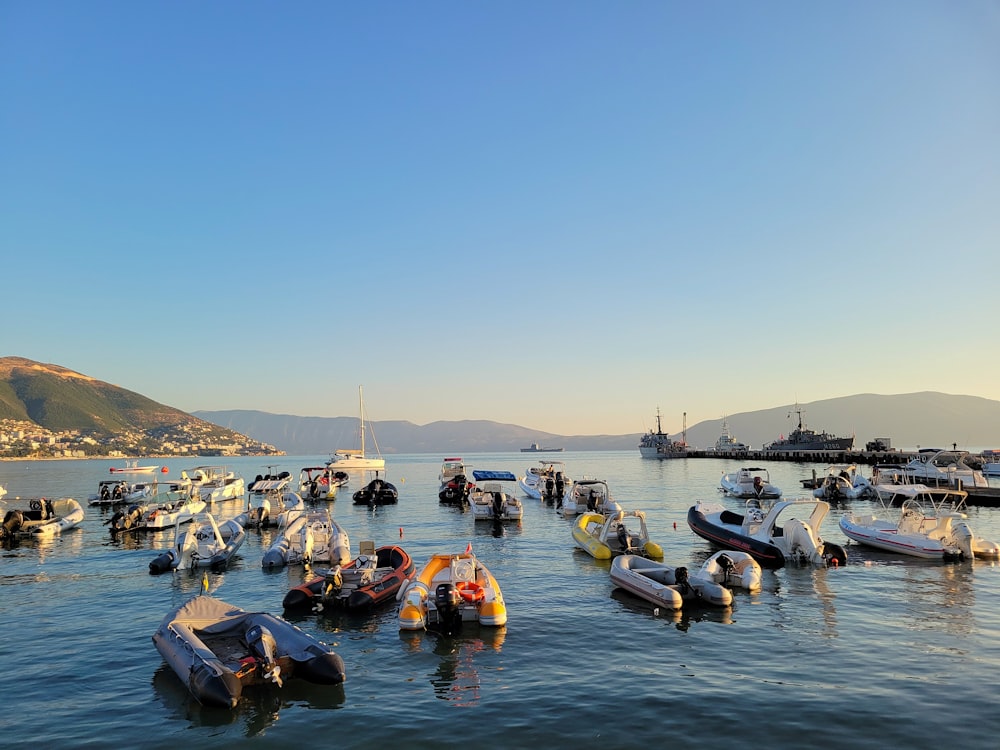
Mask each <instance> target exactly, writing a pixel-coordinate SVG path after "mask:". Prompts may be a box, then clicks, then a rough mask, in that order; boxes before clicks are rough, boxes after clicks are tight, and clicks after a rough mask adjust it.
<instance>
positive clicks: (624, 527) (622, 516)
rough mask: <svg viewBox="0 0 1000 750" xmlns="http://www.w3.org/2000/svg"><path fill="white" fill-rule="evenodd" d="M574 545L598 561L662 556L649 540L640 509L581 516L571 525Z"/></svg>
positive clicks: (619, 509)
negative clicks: (629, 556)
mask: <svg viewBox="0 0 1000 750" xmlns="http://www.w3.org/2000/svg"><path fill="white" fill-rule="evenodd" d="M573 541H574V542H575V543H576V546H577V547H579V548H580V549H582V550H584V551H585V552H587V553H588V554H590V555H591V556H592V557H594V558H596V559H598V560H610V559H611V558H612V557H614V556H615V555H635V554H637V555H642V556H643V557H650V558H654V559H661V558H662V557H663V548H662V547H661V546H660V545H659V544H657V543H656V542H652V541H650V539H649V532H648V531H647V530H646V514H645V513H643V512H642V511H641V510H622V509H621V508H620V507H619V508H618V509H617V510H615V511H614V512H612V513H608V514H606V515H603V514H601V513H583V514H582V515H579V516H577V518H576V523H575V524H574V526H573Z"/></svg>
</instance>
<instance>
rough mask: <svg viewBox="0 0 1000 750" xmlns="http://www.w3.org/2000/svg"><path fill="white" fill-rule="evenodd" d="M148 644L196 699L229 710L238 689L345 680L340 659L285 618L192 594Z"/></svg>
mask: <svg viewBox="0 0 1000 750" xmlns="http://www.w3.org/2000/svg"><path fill="white" fill-rule="evenodd" d="M153 643H154V644H155V646H156V650H157V651H159V652H160V655H161V656H162V657H163V660H164V661H165V662H166V663H167V664H168V665H169V666H170V668H171V669H173V671H174V673H175V674H176V675H177V677H178V678H179V679H180V681H181V682H182V683H184V685H186V686H187V688H188V690H190V691H191V695H193V696H194V697H195V698H196V699H197V700H198V702H199V703H202V704H204V705H206V706H221V707H223V708H234V707H235V706H236V704H237V703H238V702H239V699H240V695H241V694H242V692H243V688H244V687H247V686H248V685H259V684H265V685H266V684H273V685H276V686H278V687H281V685H282V684H283V683H284V681H285V680H288V679H302V680H305V681H307V682H312V683H316V684H319V685H339V684H341V683H343V682H344V679H345V675H344V661H343V659H341V658H340V656H338V655H337V654H336V653H334V652H333V650H332V649H331V648H330V647H329V646H327V645H326V644H324V643H322V642H321V641H318V640H316V639H315V638H313V637H312V636H310V635H307V634H306V633H304V632H303V631H301V630H299V628H297V627H295V626H294V625H292V624H291V623H289V622H286V621H285V620H283V619H281V618H280V617H275V616H274V615H270V614H267V613H265V612H246V611H244V610H242V609H240V608H239V607H234V606H233V605H232V604H227V603H226V602H223V601H221V600H219V599H215V598H213V597H210V596H196V597H195V598H194V599H191V600H190V601H188V602H187V603H186V604H183V605H181V606H180V607H178V608H177V609H175V610H174V611H172V612H171V613H170V614H168V615H167V616H166V617H165V618H164V619H163V622H162V623H161V624H160V627H159V628H158V629H157V631H156V632H155V633H154V634H153Z"/></svg>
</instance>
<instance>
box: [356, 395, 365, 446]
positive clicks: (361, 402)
mask: <svg viewBox="0 0 1000 750" xmlns="http://www.w3.org/2000/svg"><path fill="white" fill-rule="evenodd" d="M358 422H359V424H360V427H361V457H362V458H364V457H365V397H364V395H363V394H362V392H361V386H360V385H359V386H358Z"/></svg>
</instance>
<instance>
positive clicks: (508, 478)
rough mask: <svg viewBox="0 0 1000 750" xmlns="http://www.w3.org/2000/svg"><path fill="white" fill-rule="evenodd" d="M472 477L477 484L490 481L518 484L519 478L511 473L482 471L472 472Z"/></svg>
mask: <svg viewBox="0 0 1000 750" xmlns="http://www.w3.org/2000/svg"><path fill="white" fill-rule="evenodd" d="M472 477H473V479H475V480H476V481H477V482H488V481H490V480H493V481H497V482H516V481H517V477H515V476H514V475H513V474H511V473H510V472H509V471H481V470H480V469H475V470H474V471H473V472H472Z"/></svg>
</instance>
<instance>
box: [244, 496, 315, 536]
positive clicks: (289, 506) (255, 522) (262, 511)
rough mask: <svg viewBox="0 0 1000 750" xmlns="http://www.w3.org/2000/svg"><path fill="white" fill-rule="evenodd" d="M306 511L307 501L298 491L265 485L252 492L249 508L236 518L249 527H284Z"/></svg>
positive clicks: (248, 501)
mask: <svg viewBox="0 0 1000 750" xmlns="http://www.w3.org/2000/svg"><path fill="white" fill-rule="evenodd" d="M305 512H306V504H305V501H304V500H303V499H302V496H301V495H299V493H298V492H291V491H290V490H287V489H283V488H281V487H276V486H275V487H265V488H264V489H261V490H259V491H257V492H251V493H250V496H249V498H248V500H247V509H246V510H245V511H243V513H240V515H238V516H237V517H236V520H237V521H239V522H240V524H241V525H242V526H245V527H246V528H249V529H264V528H268V527H275V526H277V527H279V528H284V527H285V526H287V525H288V524H289V523H291V522H292V520H293V519H294V518H296V517H297V516H300V515H302V514H303V513H305Z"/></svg>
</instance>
